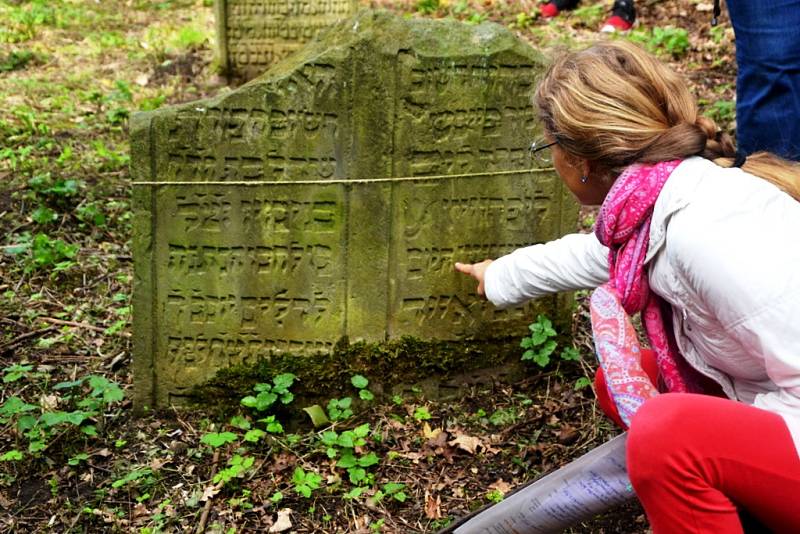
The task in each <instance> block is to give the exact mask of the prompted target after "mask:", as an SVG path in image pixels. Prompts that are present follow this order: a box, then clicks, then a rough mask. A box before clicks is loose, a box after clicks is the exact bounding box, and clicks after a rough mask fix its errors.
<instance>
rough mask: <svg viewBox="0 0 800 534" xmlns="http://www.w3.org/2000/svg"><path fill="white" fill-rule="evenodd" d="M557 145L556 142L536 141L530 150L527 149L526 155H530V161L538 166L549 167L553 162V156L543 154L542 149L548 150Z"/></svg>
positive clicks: (548, 153)
mask: <svg viewBox="0 0 800 534" xmlns="http://www.w3.org/2000/svg"><path fill="white" fill-rule="evenodd" d="M557 144H558V141H553V142H552V143H548V142H547V141H545V140H544V139H537V140H536V141H534V142H533V143H531V146H530V148H528V154H529V155H530V157H531V159H532V160H534V161H535V162H536V163H538V164H539V165H550V164H552V162H553V154H552V153H550V152H544V149H545V148H550V147H551V146H553V145H557Z"/></svg>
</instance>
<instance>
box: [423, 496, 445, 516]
mask: <svg viewBox="0 0 800 534" xmlns="http://www.w3.org/2000/svg"><path fill="white" fill-rule="evenodd" d="M441 506H442V500H441V499H440V498H439V496H438V495H437V496H436V498H433V496H431V494H430V493H428V490H425V517H427V518H428V519H441V518H442V508H441Z"/></svg>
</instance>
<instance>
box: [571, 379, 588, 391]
mask: <svg viewBox="0 0 800 534" xmlns="http://www.w3.org/2000/svg"><path fill="white" fill-rule="evenodd" d="M591 385H592V381H591V380H589V378H588V377H586V376H582V377H580V378H579V379H577V380H576V381H575V386H574V389H575V390H576V391H577V390H579V389H584V388H587V387H589V386H591Z"/></svg>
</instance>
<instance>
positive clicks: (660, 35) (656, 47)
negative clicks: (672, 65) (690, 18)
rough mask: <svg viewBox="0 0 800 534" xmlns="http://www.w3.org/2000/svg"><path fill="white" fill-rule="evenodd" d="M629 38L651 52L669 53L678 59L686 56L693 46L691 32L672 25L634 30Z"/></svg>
mask: <svg viewBox="0 0 800 534" xmlns="http://www.w3.org/2000/svg"><path fill="white" fill-rule="evenodd" d="M628 39H630V40H631V41H634V42H637V43H641V44H643V45H644V46H645V47H646V48H647V49H648V50H650V51H651V52H655V53H659V54H663V53H668V54H671V55H672V56H673V57H674V58H676V59H677V58H680V57H683V56H685V55H686V53H687V52H688V51H689V48H690V47H691V43H690V42H689V32H687V31H686V30H685V29H684V28H675V27H672V26H666V27H663V28H662V27H660V26H657V27H655V28H653V29H652V30H636V31H632V32H631V33H630V34H629V35H628Z"/></svg>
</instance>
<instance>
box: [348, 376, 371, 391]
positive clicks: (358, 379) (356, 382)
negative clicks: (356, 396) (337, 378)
mask: <svg viewBox="0 0 800 534" xmlns="http://www.w3.org/2000/svg"><path fill="white" fill-rule="evenodd" d="M350 383H351V384H353V387H355V388H357V389H364V388H365V387H367V385H368V384H369V380H367V378H366V377H365V376H363V375H353V377H352V378H351V379H350Z"/></svg>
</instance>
